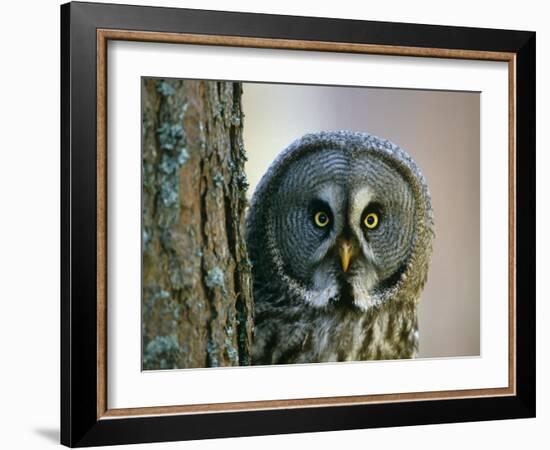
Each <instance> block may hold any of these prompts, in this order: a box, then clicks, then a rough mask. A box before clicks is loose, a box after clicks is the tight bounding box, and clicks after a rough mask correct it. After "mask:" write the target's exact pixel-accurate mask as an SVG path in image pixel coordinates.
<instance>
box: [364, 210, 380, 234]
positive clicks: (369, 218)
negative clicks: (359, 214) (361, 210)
mask: <svg viewBox="0 0 550 450" xmlns="http://www.w3.org/2000/svg"><path fill="white" fill-rule="evenodd" d="M363 223H364V224H365V226H366V227H367V228H368V229H369V230H374V229H375V228H376V227H377V226H378V214H376V213H374V212H371V213H368V214H367V215H366V216H365V220H364V221H363Z"/></svg>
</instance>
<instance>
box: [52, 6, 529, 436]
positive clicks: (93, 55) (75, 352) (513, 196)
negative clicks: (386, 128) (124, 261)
mask: <svg viewBox="0 0 550 450" xmlns="http://www.w3.org/2000/svg"><path fill="white" fill-rule="evenodd" d="M61 15H62V21H61V22H62V43H61V44H62V71H61V72H62V97H61V111H62V130H61V134H62V136H61V137H62V158H61V173H62V194H61V201H62V230H61V233H62V236H61V253H62V267H61V273H62V280H61V283H62V312H61V338H62V342H61V347H62V348H61V350H62V361H61V373H62V379H61V383H62V399H61V406H62V414H61V429H62V433H61V441H62V443H63V444H65V445H70V446H85V445H98V444H117V443H134V442H152V441H167V440H181V439H200V438H208V437H224V436H242V435H259V434H271V433H289V432H304V431H322V430H338V429H351V428H361V427H376V426H396V425H405V424H407V425H412V424H423V423H439V422H452V421H469V420H488V419H503V418H513V417H533V416H534V414H535V337H534V336H535V328H534V326H535V317H534V316H535V302H534V287H535V282H534V269H533V267H534V263H535V261H534V248H535V245H534V208H535V206H534V205H535V196H534V189H535V188H534V164H535V148H534V147H535V145H534V142H535V126H534V123H535V120H534V115H535V84H534V78H535V71H534V67H535V34H534V33H530V32H519V31H504V30H484V29H469V28H456V27H439V26H426V25H408V24H389V23H380V22H361V21H349V20H336V19H314V18H306V17H289V16H270V15H251V14H245V13H226V12H212V11H198V10H184V9H168V8H150V7H134V6H123V5H105V4H103V5H100V4H89V3H71V4H67V5H63V6H62V8H61ZM245 24H246V26H245ZM283 29H284V30H301V31H286V32H284V33H283V32H281V31H280V30H283ZM108 40H133V41H154V42H165V43H167V42H169V43H187V44H202V45H224V46H234V47H257V48H272V49H292V50H318V51H327V52H349V53H369V54H384V55H400V56H420V57H439V58H442V57H443V58H460V59H482V60H494V61H506V62H508V67H509V74H510V75H509V77H510V78H509V255H510V263H509V275H510V276H509V279H510V283H509V312H510V314H509V385H508V387H507V388H498V389H497V388H495V389H477V390H463V391H439V392H423V393H409V394H383V395H370V396H354V397H328V398H315V399H291V400H277V401H263V402H238V403H216V404H209V405H201V406H189V405H187V406H186V405H179V406H178V405H174V406H169V407H154V406H152V407H148V408H133V409H109V408H108V405H107V401H106V378H107V372H106V370H107V368H106V359H105V354H106V342H107V333H106V314H107V311H106V270H107V261H106V236H107V230H106V220H105V217H106V202H107V199H106V188H105V187H106V170H107V166H106V135H107V124H106V95H107V91H106V51H107V45H106V43H107V41H108ZM93 74H95V76H94V75H93ZM76 84H78V88H76ZM516 236H517V237H516ZM518 292H521V296H519V297H518V296H517V293H518ZM335 409H337V411H336V410H335ZM206 413H208V414H206Z"/></svg>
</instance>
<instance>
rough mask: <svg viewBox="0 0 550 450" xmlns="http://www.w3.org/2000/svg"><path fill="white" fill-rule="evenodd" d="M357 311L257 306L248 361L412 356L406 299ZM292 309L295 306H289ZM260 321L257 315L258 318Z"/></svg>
mask: <svg viewBox="0 0 550 450" xmlns="http://www.w3.org/2000/svg"><path fill="white" fill-rule="evenodd" d="M395 303H399V302H394V303H393V304H391V305H382V306H381V307H378V308H377V309H376V310H372V311H368V312H362V311H357V310H350V309H348V308H326V309H322V310H313V309H312V310H309V311H308V310H306V311H304V309H303V308H292V307H288V305H287V307H285V310H284V311H282V310H279V311H273V308H276V309H280V308H278V307H277V306H273V305H267V306H266V307H265V308H259V310H258V311H257V319H256V328H255V339H254V342H255V343H254V347H253V354H252V362H253V364H294V363H314V362H337V361H365V360H381V359H396V358H412V357H414V356H415V355H416V352H417V349H418V326H417V318H416V309H415V306H414V305H413V304H409V303H410V302H404V303H403V304H400V305H396V304H395ZM294 309H295V310H294ZM264 317H265V318H266V320H262V318H264Z"/></svg>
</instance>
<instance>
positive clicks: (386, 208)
mask: <svg viewBox="0 0 550 450" xmlns="http://www.w3.org/2000/svg"><path fill="white" fill-rule="evenodd" d="M246 238H247V245H248V249H249V257H250V261H251V264H252V276H253V289H254V299H255V300H254V302H255V319H254V343H253V347H252V355H251V357H252V363H253V364H263V365H265V364H291V363H313V362H333V361H358V360H371V359H397V358H412V357H414V356H415V355H416V353H417V350H418V321H417V304H418V300H419V297H420V294H421V291H422V289H423V287H424V284H425V282H426V279H427V273H428V268H429V264H430V257H431V252H432V241H433V238H434V223H433V211H432V205H431V199H430V194H429V192H428V188H427V185H426V181H425V179H424V176H423V175H422V173H421V171H420V169H419V168H418V166H417V165H416V164H415V162H414V161H413V160H412V159H411V157H410V156H409V155H408V154H407V153H406V152H405V151H403V150H402V149H401V148H399V147H398V146H396V145H395V144H393V143H391V142H389V141H387V140H385V139H380V138H378V137H375V136H373V135H370V134H367V133H357V132H350V131H334V132H320V133H314V134H308V135H305V136H303V137H302V138H300V139H298V140H297V141H295V142H293V143H292V144H291V145H290V146H289V147H287V148H286V149H285V150H284V151H282V152H281V153H280V154H279V156H278V157H277V158H276V159H275V161H274V162H273V163H272V165H271V166H270V168H269V169H268V171H267V172H266V173H265V175H264V176H263V178H262V179H261V181H260V183H259V184H258V186H257V188H256V190H255V192H254V194H253V197H252V199H251V203H250V208H249V211H248V213H247V218H246Z"/></svg>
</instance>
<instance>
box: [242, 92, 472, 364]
mask: <svg viewBox="0 0 550 450" xmlns="http://www.w3.org/2000/svg"><path fill="white" fill-rule="evenodd" d="M479 98H480V97H479V94H478V93H471V92H441V91H421V90H408V89H380V88H359V87H330V86H302V85H284V84H256V83H243V105H242V108H243V112H244V115H245V119H244V127H243V130H244V135H243V138H244V145H245V149H246V152H247V156H248V162H247V164H246V166H245V171H246V174H247V177H248V181H249V183H250V189H249V196H251V195H252V193H253V192H254V188H255V187H256V185H257V183H258V181H259V180H260V178H261V176H262V175H263V174H264V172H265V171H266V169H267V167H268V166H269V165H270V163H271V161H272V160H273V159H274V158H275V156H276V155H277V154H278V153H279V152H280V151H281V150H282V149H284V148H285V147H286V146H287V145H288V144H290V143H291V142H292V141H293V140H294V139H297V138H299V137H300V136H302V135H303V134H305V133H310V132H315V131H321V130H339V129H347V130H353V131H363V132H369V133H371V134H374V135H377V136H379V137H383V138H386V139H389V140H390V141H392V142H394V143H395V144H397V145H399V146H400V147H402V148H403V149H404V150H406V151H407V152H408V153H409V154H410V155H411V156H412V158H413V159H414V160H415V161H416V162H417V164H418V165H419V167H420V168H421V170H422V172H423V173H424V175H425V177H426V179H427V181H428V187H429V189H430V193H431V195H432V201H433V208H434V213H435V226H436V237H435V241H434V253H433V258H432V265H431V269H430V272H429V274H428V282H427V284H426V287H425V289H424V292H423V295H422V298H421V302H420V306H419V329H420V353H419V356H420V357H445V356H474V355H479V350H480V342H479V336H480V294H479V292H480V291H479V289H480V285H479V275H480V274H479V268H480V246H479V236H480V221H479V208H480V190H479V183H480V165H479V161H480V148H479V141H480V134H479V122H480V115H479V112H480V111H479V108H480V102H479Z"/></svg>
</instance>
